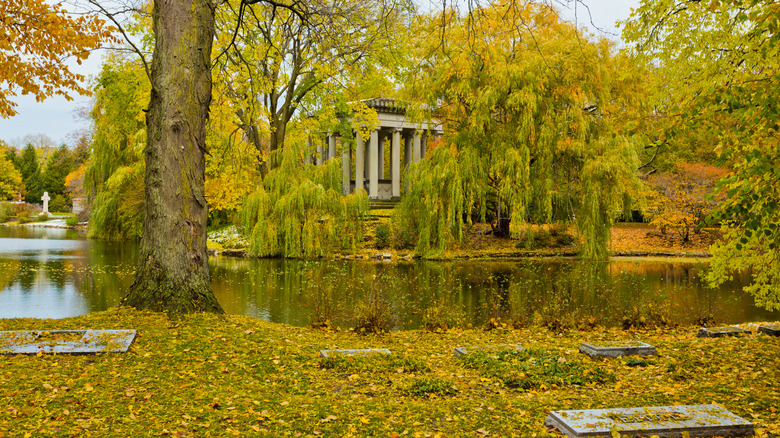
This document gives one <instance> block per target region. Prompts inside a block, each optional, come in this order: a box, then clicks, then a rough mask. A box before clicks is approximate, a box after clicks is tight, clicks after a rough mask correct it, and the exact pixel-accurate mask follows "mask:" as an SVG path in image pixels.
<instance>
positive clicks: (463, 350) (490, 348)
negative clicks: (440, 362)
mask: <svg viewBox="0 0 780 438" xmlns="http://www.w3.org/2000/svg"><path fill="white" fill-rule="evenodd" d="M504 350H514V351H523V350H525V348H523V347H521V346H519V345H515V344H498V345H485V346H482V347H479V346H472V347H457V348H455V352H454V354H455V357H461V356H464V355H466V354H469V353H474V352H475V351H483V352H485V353H493V352H499V351H504Z"/></svg>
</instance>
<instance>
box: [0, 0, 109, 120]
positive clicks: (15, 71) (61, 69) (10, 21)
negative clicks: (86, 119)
mask: <svg viewBox="0 0 780 438" xmlns="http://www.w3.org/2000/svg"><path fill="white" fill-rule="evenodd" d="M112 31H113V28H112V27H110V26H107V25H106V23H105V22H104V21H103V20H100V19H99V18H97V17H94V16H89V15H79V16H74V15H70V14H69V13H68V11H66V10H65V9H64V8H63V7H62V5H61V4H54V5H51V4H49V3H48V2H46V1H45V0H3V6H2V8H0V117H3V118H5V117H11V116H13V115H15V114H16V110H15V109H14V108H15V107H16V103H14V102H12V101H11V98H12V97H14V96H17V95H19V94H22V95H26V94H32V95H34V96H35V98H36V100H38V101H39V102H40V101H42V100H43V99H45V98H47V97H50V96H53V95H61V96H64V97H65V98H67V99H68V100H70V99H71V97H70V95H69V94H68V90H70V91H75V92H77V93H79V94H83V95H85V94H88V93H89V91H88V90H87V89H85V88H84V87H83V86H82V85H81V82H82V81H83V80H84V79H85V78H84V75H81V74H78V73H73V72H71V71H70V70H69V69H68V67H67V65H66V64H65V60H66V59H67V58H68V57H70V56H74V57H75V58H76V62H77V63H78V64H81V61H82V60H84V59H87V57H88V56H89V54H90V51H92V50H94V49H97V48H98V47H100V46H101V44H102V43H103V42H107V41H113V37H112V36H111V32H112Z"/></svg>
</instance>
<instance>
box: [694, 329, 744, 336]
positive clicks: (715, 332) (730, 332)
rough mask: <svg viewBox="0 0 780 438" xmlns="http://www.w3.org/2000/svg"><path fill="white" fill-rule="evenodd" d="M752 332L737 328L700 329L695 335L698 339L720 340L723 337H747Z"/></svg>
mask: <svg viewBox="0 0 780 438" xmlns="http://www.w3.org/2000/svg"><path fill="white" fill-rule="evenodd" d="M751 333H752V332H751V331H750V330H747V329H743V328H739V327H702V328H700V329H699V333H697V334H696V336H697V337H699V338H722V337H725V336H739V335H749V334H751Z"/></svg>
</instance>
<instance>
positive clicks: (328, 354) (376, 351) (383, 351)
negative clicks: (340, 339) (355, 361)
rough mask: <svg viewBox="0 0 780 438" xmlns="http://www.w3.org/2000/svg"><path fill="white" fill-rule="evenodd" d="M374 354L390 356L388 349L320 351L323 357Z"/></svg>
mask: <svg viewBox="0 0 780 438" xmlns="http://www.w3.org/2000/svg"><path fill="white" fill-rule="evenodd" d="M373 354H390V350H388V349H387V348H364V349H359V350H320V356H322V357H334V356H371V355H373Z"/></svg>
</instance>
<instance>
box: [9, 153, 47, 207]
mask: <svg viewBox="0 0 780 438" xmlns="http://www.w3.org/2000/svg"><path fill="white" fill-rule="evenodd" d="M14 165H15V166H16V168H17V169H19V172H20V173H21V174H22V182H23V183H24V187H25V190H26V192H25V194H24V200H25V201H27V202H30V203H36V204H38V203H40V202H41V197H42V196H43V185H42V182H41V169H40V167H39V166H38V155H37V153H36V151H35V147H33V145H31V144H29V143H28V144H27V146H25V147H24V149H23V150H22V153H21V154H20V155H17V156H16V162H15V163H14Z"/></svg>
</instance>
